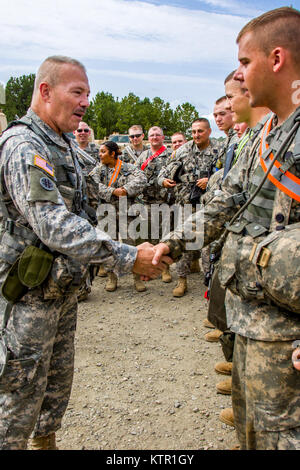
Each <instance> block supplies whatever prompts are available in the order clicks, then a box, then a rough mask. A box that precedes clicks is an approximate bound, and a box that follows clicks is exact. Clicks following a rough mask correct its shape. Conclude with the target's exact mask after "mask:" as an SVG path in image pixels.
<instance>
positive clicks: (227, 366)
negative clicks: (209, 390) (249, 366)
mask: <svg viewBox="0 0 300 470" xmlns="http://www.w3.org/2000/svg"><path fill="white" fill-rule="evenodd" d="M215 371H216V372H218V374H223V375H231V372H232V362H217V363H216V365H215Z"/></svg>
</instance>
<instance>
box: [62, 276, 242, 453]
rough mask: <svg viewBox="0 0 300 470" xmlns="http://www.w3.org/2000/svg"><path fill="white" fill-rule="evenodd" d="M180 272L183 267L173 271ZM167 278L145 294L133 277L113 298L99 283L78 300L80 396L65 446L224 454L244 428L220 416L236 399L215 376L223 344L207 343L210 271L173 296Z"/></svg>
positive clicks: (74, 400)
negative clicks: (221, 388) (207, 276)
mask: <svg viewBox="0 0 300 470" xmlns="http://www.w3.org/2000/svg"><path fill="white" fill-rule="evenodd" d="M172 270H174V268H173V267H172ZM173 278H174V280H173V281H172V283H170V284H165V283H163V282H162V281H161V280H160V279H158V280H155V281H151V282H149V283H147V291H145V292H143V293H137V292H136V291H135V290H134V288H133V279H132V276H130V275H127V276H124V277H122V278H121V279H120V281H119V287H118V289H117V290H116V291H115V292H106V291H105V289H104V285H105V282H106V279H105V278H99V277H97V278H96V279H95V281H94V283H93V288H92V293H91V294H90V296H89V297H88V299H87V300H86V301H83V302H81V303H80V304H79V315H78V325H77V334H76V342H75V346H76V357H75V374H74V383H73V389H72V394H71V398H70V402H69V406H68V409H67V412H66V414H65V417H64V420H63V425H62V429H61V430H60V431H59V432H58V433H57V444H58V446H59V448H60V449H65V450H84V449H86V450H100V449H101V450H183V449H184V450H211V449H212V450H225V449H231V448H232V447H233V446H234V445H236V437H235V431H234V429H233V428H232V427H230V426H227V425H226V424H223V423H222V422H221V421H220V420H219V414H220V411H221V410H222V409H223V408H226V407H230V406H231V396H228V395H221V394H218V393H217V391H216V384H217V383H218V382H219V381H221V380H224V379H226V378H227V377H226V376H224V375H219V374H217V373H216V372H215V371H214V365H215V363H216V362H218V361H222V360H224V357H223V354H222V350H221V346H220V344H219V343H209V342H207V341H205V339H204V335H205V333H207V332H208V331H210V330H208V329H207V328H205V327H204V326H203V320H204V319H205V318H206V312H207V305H206V304H207V302H206V300H205V299H204V297H203V294H204V290H205V287H204V285H203V276H202V273H196V274H192V275H190V277H189V279H188V287H189V290H188V293H187V294H186V295H185V296H184V297H182V298H179V299H175V298H174V297H173V296H172V290H173V288H174V287H175V285H176V274H174V271H173Z"/></svg>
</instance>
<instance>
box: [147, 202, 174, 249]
mask: <svg viewBox="0 0 300 470" xmlns="http://www.w3.org/2000/svg"><path fill="white" fill-rule="evenodd" d="M168 206H169V204H167V203H165V202H163V201H160V202H154V203H152V204H147V203H144V204H142V206H141V207H142V208H143V212H142V213H141V220H142V223H141V225H142V227H143V229H142V231H141V236H140V238H139V239H138V244H139V243H144V242H148V243H151V244H152V245H157V244H158V243H159V242H160V239H161V238H162V236H165V235H167V234H168V233H169V232H170V231H172V230H174V214H173V212H172V211H169V210H168ZM159 207H162V208H163V207H164V208H165V209H166V210H167V212H166V213H164V212H163V210H162V212H160V211H158V208H159Z"/></svg>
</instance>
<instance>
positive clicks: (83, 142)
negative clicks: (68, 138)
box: [74, 121, 99, 162]
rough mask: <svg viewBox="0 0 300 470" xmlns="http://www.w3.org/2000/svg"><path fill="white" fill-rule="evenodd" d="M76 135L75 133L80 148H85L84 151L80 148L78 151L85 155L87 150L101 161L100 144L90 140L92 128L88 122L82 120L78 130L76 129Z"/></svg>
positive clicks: (95, 158)
mask: <svg viewBox="0 0 300 470" xmlns="http://www.w3.org/2000/svg"><path fill="white" fill-rule="evenodd" d="M74 135H75V138H76V141H77V144H78V147H79V149H80V150H83V152H80V150H79V152H78V153H79V154H81V155H82V154H83V155H84V152H85V153H87V154H88V155H90V156H91V157H93V158H94V160H96V161H97V162H98V161H99V145H97V144H95V143H94V142H90V137H91V129H90V127H89V126H88V125H87V124H86V122H83V121H81V122H80V123H79V125H78V127H77V129H76V131H74Z"/></svg>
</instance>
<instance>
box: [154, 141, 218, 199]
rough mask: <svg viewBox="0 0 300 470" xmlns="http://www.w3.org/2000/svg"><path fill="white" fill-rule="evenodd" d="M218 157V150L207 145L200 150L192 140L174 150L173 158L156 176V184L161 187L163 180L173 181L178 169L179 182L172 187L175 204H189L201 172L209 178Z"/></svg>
mask: <svg viewBox="0 0 300 470" xmlns="http://www.w3.org/2000/svg"><path fill="white" fill-rule="evenodd" d="M217 157H218V148H217V147H214V146H212V145H209V146H208V147H207V148H206V149H204V150H200V149H199V148H198V147H197V145H196V144H195V143H194V141H193V140H191V141H189V142H187V143H186V144H183V145H182V146H181V147H179V149H177V150H176V154H175V156H173V157H172V158H170V159H169V160H168V164H167V165H166V166H165V167H163V168H162V169H161V171H160V173H159V175H158V184H159V185H160V186H162V184H163V181H164V179H165V178H169V179H173V178H174V174H175V173H176V171H177V169H178V168H180V174H179V177H178V178H179V181H178V182H177V184H176V186H175V187H174V196H175V201H176V203H177V204H189V203H190V200H189V196H190V192H191V188H192V186H193V185H194V183H195V182H196V180H197V179H199V178H200V173H201V172H202V171H207V172H208V174H209V175H210V176H211V175H212V174H213V172H214V169H215V164H216V160H217Z"/></svg>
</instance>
